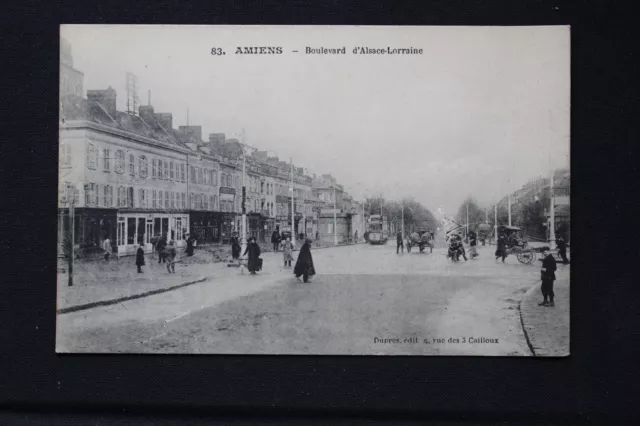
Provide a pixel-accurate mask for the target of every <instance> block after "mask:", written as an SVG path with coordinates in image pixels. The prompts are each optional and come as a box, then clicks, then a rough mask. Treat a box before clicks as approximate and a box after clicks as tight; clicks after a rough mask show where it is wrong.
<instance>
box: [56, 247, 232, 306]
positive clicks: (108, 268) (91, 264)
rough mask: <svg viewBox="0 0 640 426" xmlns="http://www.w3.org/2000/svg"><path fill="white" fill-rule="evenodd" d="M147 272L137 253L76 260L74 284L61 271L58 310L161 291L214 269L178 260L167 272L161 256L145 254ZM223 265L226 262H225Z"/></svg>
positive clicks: (65, 273)
mask: <svg viewBox="0 0 640 426" xmlns="http://www.w3.org/2000/svg"><path fill="white" fill-rule="evenodd" d="M145 263H146V265H145V266H143V267H142V269H143V271H144V273H142V274H139V273H138V272H137V268H136V265H135V256H127V257H123V258H120V259H117V258H112V259H110V260H109V262H106V261H104V260H101V261H100V260H96V261H88V262H76V263H75V264H74V273H73V287H69V286H68V280H69V275H68V271H67V268H66V267H65V268H64V271H65V272H59V273H58V306H57V309H58V311H61V310H62V311H63V312H65V311H67V310H74V309H75V308H77V307H79V306H83V305H88V304H91V305H96V306H98V305H101V304H108V303H105V302H108V301H113V300H120V299H126V298H131V297H133V296H141V295H147V293H154V292H161V291H165V290H167V289H170V288H172V287H176V286H184V285H188V284H193V283H196V282H201V281H204V280H205V279H206V277H207V276H208V275H210V274H211V273H212V272H213V268H212V267H211V264H189V265H186V264H181V263H179V262H177V263H176V273H175V274H170V273H168V272H167V269H166V266H165V264H159V263H158V256H157V254H156V255H155V256H152V255H146V256H145ZM222 265H224V264H222Z"/></svg>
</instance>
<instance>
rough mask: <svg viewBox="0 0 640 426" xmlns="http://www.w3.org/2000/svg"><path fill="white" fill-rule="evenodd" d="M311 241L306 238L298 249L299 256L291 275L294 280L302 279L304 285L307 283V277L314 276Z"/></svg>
mask: <svg viewBox="0 0 640 426" xmlns="http://www.w3.org/2000/svg"><path fill="white" fill-rule="evenodd" d="M311 243H312V241H311V239H310V238H307V239H306V240H305V242H304V244H303V245H302V247H301V248H300V254H298V261H297V262H296V266H295V268H294V269H293V273H294V274H295V276H296V278H298V279H299V278H300V276H302V279H303V281H304V282H305V283H307V282H309V277H312V276H313V275H315V274H316V270H315V267H314V266H313V258H312V257H311Z"/></svg>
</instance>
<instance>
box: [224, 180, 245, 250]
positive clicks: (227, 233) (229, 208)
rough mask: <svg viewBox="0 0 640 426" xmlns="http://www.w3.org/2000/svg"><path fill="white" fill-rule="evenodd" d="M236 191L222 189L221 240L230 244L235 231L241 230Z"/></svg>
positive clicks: (227, 188) (228, 188)
mask: <svg viewBox="0 0 640 426" xmlns="http://www.w3.org/2000/svg"><path fill="white" fill-rule="evenodd" d="M235 202H236V190H235V189H234V188H230V187H221V188H220V211H221V214H220V240H221V242H222V243H223V244H228V243H229V241H230V240H231V235H232V234H233V232H234V231H236V230H238V229H240V227H239V221H238V223H236V222H237V217H236V214H235V213H234V211H235Z"/></svg>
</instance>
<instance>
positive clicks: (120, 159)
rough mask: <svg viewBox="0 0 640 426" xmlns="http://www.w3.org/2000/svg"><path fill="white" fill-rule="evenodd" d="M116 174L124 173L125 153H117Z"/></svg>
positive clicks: (119, 151)
mask: <svg viewBox="0 0 640 426" xmlns="http://www.w3.org/2000/svg"><path fill="white" fill-rule="evenodd" d="M116 173H124V151H122V150H121V149H119V150H117V151H116Z"/></svg>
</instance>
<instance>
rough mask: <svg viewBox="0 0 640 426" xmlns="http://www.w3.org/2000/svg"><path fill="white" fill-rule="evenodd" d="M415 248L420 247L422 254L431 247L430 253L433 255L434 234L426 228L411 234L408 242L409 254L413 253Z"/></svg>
mask: <svg viewBox="0 0 640 426" xmlns="http://www.w3.org/2000/svg"><path fill="white" fill-rule="evenodd" d="M413 246H416V247H418V248H419V249H420V253H424V249H425V248H426V247H429V253H433V233H432V232H430V231H428V230H427V229H424V228H422V229H418V230H417V231H415V232H413V233H411V235H409V240H408V241H407V252H409V253H411V247H413Z"/></svg>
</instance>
